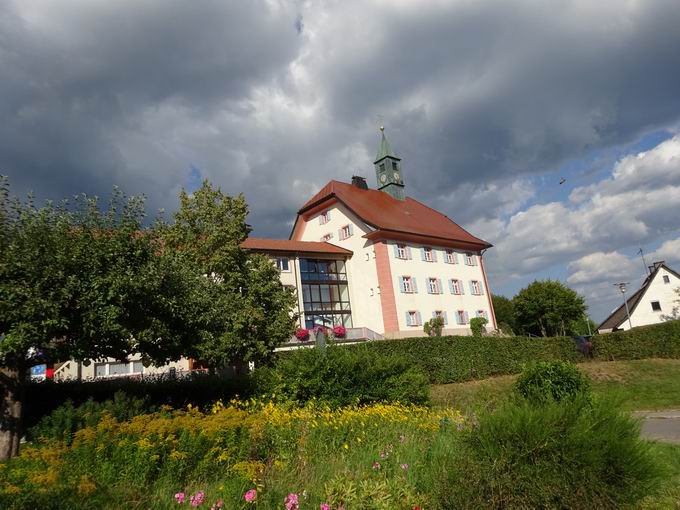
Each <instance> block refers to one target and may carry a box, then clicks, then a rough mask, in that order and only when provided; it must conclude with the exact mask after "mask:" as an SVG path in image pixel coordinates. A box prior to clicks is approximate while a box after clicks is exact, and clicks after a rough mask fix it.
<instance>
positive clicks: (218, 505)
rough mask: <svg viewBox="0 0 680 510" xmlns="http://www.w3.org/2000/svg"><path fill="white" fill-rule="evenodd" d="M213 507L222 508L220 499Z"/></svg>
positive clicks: (222, 502) (222, 504)
mask: <svg viewBox="0 0 680 510" xmlns="http://www.w3.org/2000/svg"><path fill="white" fill-rule="evenodd" d="M215 506H216V507H217V508H222V506H224V501H222V500H221V499H218V500H217V503H215Z"/></svg>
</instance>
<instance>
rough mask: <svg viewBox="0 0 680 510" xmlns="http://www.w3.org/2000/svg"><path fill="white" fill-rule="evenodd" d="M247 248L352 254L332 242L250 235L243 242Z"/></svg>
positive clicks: (266, 250)
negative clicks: (265, 237)
mask: <svg viewBox="0 0 680 510" xmlns="http://www.w3.org/2000/svg"><path fill="white" fill-rule="evenodd" d="M241 247H242V248H244V249H246V250H253V251H265V252H288V253H291V252H293V253H297V252H301V253H303V252H304V253H328V254H333V255H352V252H351V251H350V250H346V249H345V248H341V247H340V246H335V245H334V244H331V243H322V242H316V241H291V240H289V239H263V238H259V237H249V238H248V239H246V240H245V241H243V242H242V243H241Z"/></svg>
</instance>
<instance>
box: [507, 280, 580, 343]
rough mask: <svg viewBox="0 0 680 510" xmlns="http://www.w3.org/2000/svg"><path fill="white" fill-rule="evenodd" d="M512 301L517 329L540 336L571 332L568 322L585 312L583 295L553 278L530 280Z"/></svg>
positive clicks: (570, 323) (578, 317)
mask: <svg viewBox="0 0 680 510" xmlns="http://www.w3.org/2000/svg"><path fill="white" fill-rule="evenodd" d="M512 304H513V306H514V308H515V318H516V321H517V327H518V329H519V330H520V331H521V332H523V333H525V334H526V333H531V334H533V335H540V336H556V335H569V334H572V330H571V328H572V324H573V323H574V321H577V320H580V319H582V318H583V316H584V314H585V312H586V305H585V301H584V299H583V297H582V296H580V295H579V294H577V293H576V292H575V291H573V290H572V289H570V288H569V287H567V286H565V285H563V284H562V283H560V282H559V281H556V280H543V281H534V282H533V283H531V284H530V285H529V286H527V287H526V288H524V289H522V290H520V291H519V293H517V295H516V296H515V297H514V298H513V299H512Z"/></svg>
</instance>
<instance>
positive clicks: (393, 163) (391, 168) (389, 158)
mask: <svg viewBox="0 0 680 510" xmlns="http://www.w3.org/2000/svg"><path fill="white" fill-rule="evenodd" d="M373 164H374V165H375V176H376V178H377V180H378V189H379V190H380V191H384V192H385V193H387V194H388V195H391V196H393V197H394V198H396V199H397V200H404V199H405V198H406V194H405V193H404V180H403V179H402V178H401V159H400V158H398V157H397V156H395V155H394V153H393V152H392V148H391V147H390V143H389V142H388V141H387V138H385V128H384V127H383V126H380V148H379V149H378V155H377V156H376V158H375V162H374V163H373Z"/></svg>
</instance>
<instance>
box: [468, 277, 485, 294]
mask: <svg viewBox="0 0 680 510" xmlns="http://www.w3.org/2000/svg"><path fill="white" fill-rule="evenodd" d="M470 290H471V292H472V295H473V296H479V295H481V294H482V286H481V285H480V283H479V282H478V281H477V280H472V281H471V282H470Z"/></svg>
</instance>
